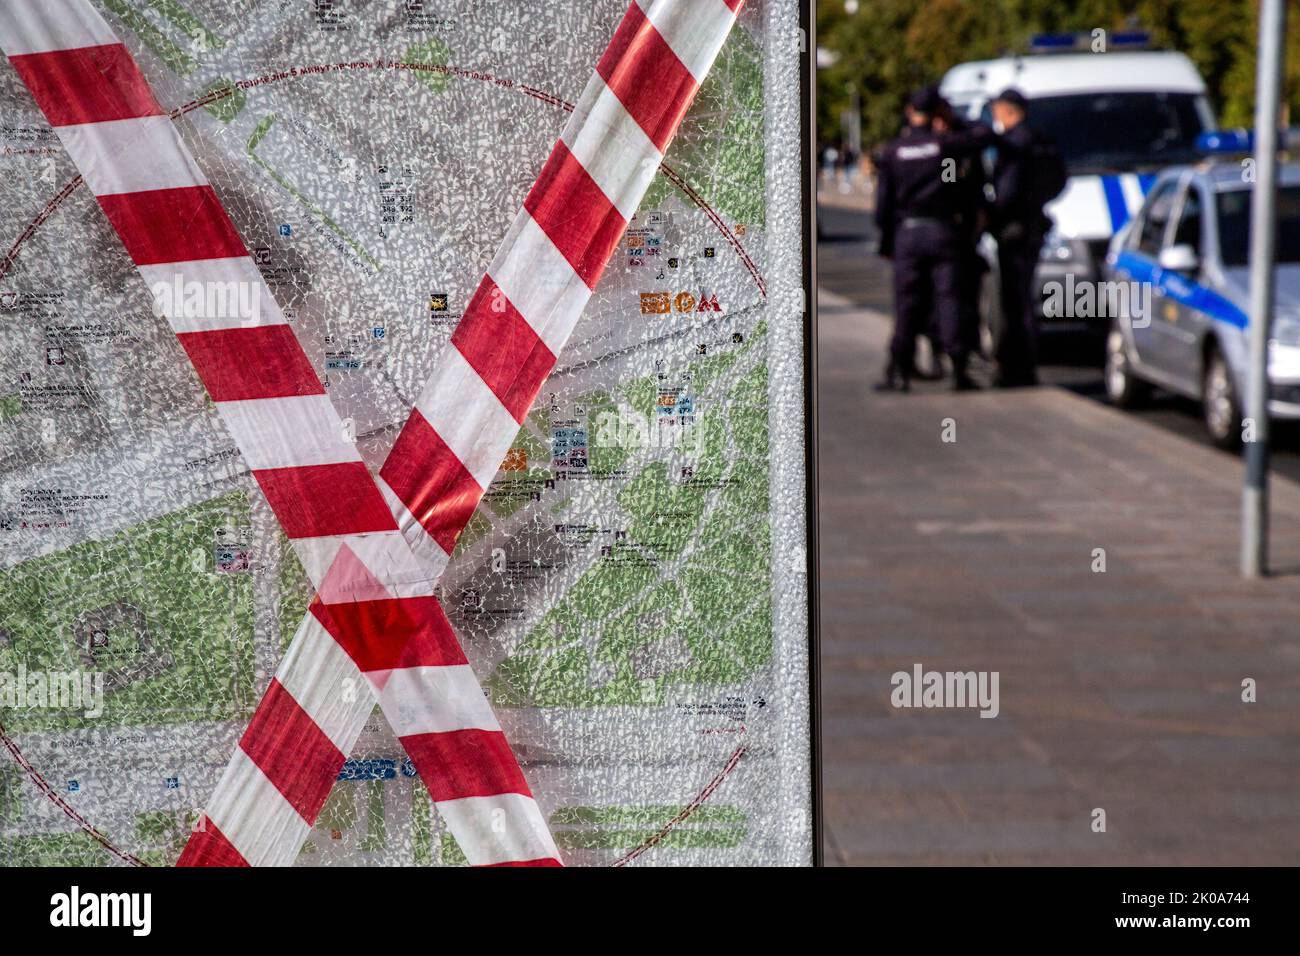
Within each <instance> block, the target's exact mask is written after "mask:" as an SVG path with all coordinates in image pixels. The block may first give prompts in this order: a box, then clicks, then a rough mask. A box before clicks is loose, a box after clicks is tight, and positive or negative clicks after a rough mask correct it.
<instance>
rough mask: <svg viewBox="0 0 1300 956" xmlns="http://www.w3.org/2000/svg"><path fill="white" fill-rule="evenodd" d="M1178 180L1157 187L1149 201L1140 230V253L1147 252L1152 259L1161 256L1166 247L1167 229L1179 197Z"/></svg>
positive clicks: (1138, 245)
mask: <svg viewBox="0 0 1300 956" xmlns="http://www.w3.org/2000/svg"><path fill="white" fill-rule="evenodd" d="M1177 190H1178V182H1177V180H1169V181H1168V182H1165V183H1162V184H1161V185H1159V186H1157V187H1156V191H1155V192H1154V193H1152V194H1151V198H1150V199H1149V200H1148V201H1147V207H1146V212H1145V214H1144V215H1143V217H1142V224H1141V227H1140V228H1139V229H1138V244H1137V247H1138V251H1140V252H1145V253H1146V254H1147V255H1149V256H1151V258H1153V259H1154V258H1155V257H1156V256H1158V255H1159V254H1160V247H1161V246H1162V245H1164V241H1165V228H1166V227H1167V226H1168V225H1169V217H1170V216H1171V215H1172V214H1173V211H1174V197H1175V196H1176V195H1177Z"/></svg>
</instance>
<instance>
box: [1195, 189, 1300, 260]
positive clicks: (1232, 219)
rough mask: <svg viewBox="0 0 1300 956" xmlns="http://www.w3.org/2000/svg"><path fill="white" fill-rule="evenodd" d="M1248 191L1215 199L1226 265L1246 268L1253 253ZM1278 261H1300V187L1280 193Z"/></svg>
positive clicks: (1221, 250)
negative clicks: (1251, 248) (1251, 250)
mask: <svg viewBox="0 0 1300 956" xmlns="http://www.w3.org/2000/svg"><path fill="white" fill-rule="evenodd" d="M1251 194H1252V191H1251V190H1249V189H1233V190H1230V191H1228V192H1221V193H1219V195H1218V196H1217V197H1216V199H1215V205H1216V206H1217V207H1218V211H1219V252H1220V255H1221V257H1222V259H1223V264H1224V265H1225V266H1244V265H1245V264H1246V261H1247V259H1248V258H1249V252H1250V197H1251ZM1276 250H1277V261H1278V262H1300V186H1283V187H1282V188H1280V189H1279V190H1278V191H1277V244H1276Z"/></svg>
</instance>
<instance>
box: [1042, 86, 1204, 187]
mask: <svg viewBox="0 0 1300 956" xmlns="http://www.w3.org/2000/svg"><path fill="white" fill-rule="evenodd" d="M1208 119H1209V110H1208V107H1207V106H1206V105H1205V103H1204V98H1203V97H1201V96H1198V95H1195V94H1192V93H1137V92H1132V93H1085V94H1075V95H1071V96H1043V97H1035V98H1034V99H1033V100H1032V101H1031V102H1030V106H1029V122H1030V124H1031V125H1032V126H1033V127H1034V128H1035V129H1038V130H1040V131H1042V132H1044V133H1046V134H1047V135H1048V136H1050V137H1052V138H1053V139H1054V140H1056V143H1057V145H1058V146H1059V147H1060V150H1061V155H1062V156H1064V157H1065V164H1066V166H1067V167H1068V168H1069V170H1070V172H1071V173H1072V174H1075V175H1077V174H1080V173H1090V172H1091V173H1099V172H1102V173H1104V172H1127V171H1130V170H1133V169H1137V168H1140V167H1144V166H1146V167H1150V166H1169V165H1172V164H1175V163H1185V162H1191V161H1193V160H1194V159H1196V158H1197V154H1196V151H1195V145H1196V137H1197V136H1198V135H1199V134H1200V133H1202V132H1204V130H1205V128H1206V126H1207V121H1208Z"/></svg>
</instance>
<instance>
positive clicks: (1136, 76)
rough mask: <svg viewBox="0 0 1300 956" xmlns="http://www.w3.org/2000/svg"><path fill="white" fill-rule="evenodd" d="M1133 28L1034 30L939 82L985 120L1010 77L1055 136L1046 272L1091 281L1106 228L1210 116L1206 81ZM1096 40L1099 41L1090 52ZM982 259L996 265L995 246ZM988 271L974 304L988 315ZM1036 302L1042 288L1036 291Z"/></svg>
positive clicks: (993, 308)
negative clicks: (1057, 160)
mask: <svg viewBox="0 0 1300 956" xmlns="http://www.w3.org/2000/svg"><path fill="white" fill-rule="evenodd" d="M1146 45H1147V37H1146V35H1145V34H1141V33H1113V34H1109V35H1107V34H1104V33H1101V32H1100V31H1098V33H1097V34H1095V35H1094V34H1087V35H1082V36H1075V35H1065V36H1055V35H1052V36H1040V37H1035V38H1034V39H1033V41H1032V42H1031V53H1030V54H1029V55H1026V56H1014V57H1006V58H1003V59H998V60H986V61H981V62H974V63H963V64H961V65H959V66H955V67H953V68H952V69H951V70H949V71H948V73H947V74H946V75H945V76H944V78H943V81H942V83H941V84H940V92H941V93H942V94H943V95H944V97H945V98H946V99H947V100H948V101H949V102H950V103H952V104H953V106H954V108H955V109H957V110H958V111H959V112H960V113H962V114H963V115H965V116H966V117H967V118H969V119H972V120H974V119H980V120H982V121H984V122H986V123H991V122H992V118H991V110H990V103H991V101H992V99H993V98H994V97H996V96H997V95H998V94H999V93H1001V92H1002V91H1003V90H1005V89H1007V88H1008V87H1014V88H1016V89H1018V90H1019V91H1020V92H1021V93H1023V94H1024V95H1025V97H1026V98H1028V100H1029V122H1030V125H1031V126H1033V127H1034V128H1035V129H1038V130H1040V131H1042V132H1043V133H1046V134H1047V135H1048V136H1050V137H1051V138H1052V139H1054V140H1055V141H1056V143H1057V146H1058V147H1059V148H1060V150H1061V153H1062V156H1063V158H1064V159H1065V163H1066V168H1067V170H1068V172H1069V181H1068V183H1067V184H1066V187H1065V189H1064V190H1063V191H1062V193H1061V194H1060V196H1058V197H1057V198H1056V200H1055V201H1053V202H1052V203H1050V204H1049V205H1048V207H1047V210H1046V211H1047V214H1048V216H1050V217H1051V219H1052V223H1053V227H1052V229H1051V231H1050V232H1049V234H1048V236H1047V238H1046V240H1045V242H1044V243H1043V250H1042V255H1041V261H1040V264H1039V268H1038V271H1037V280H1038V287H1039V289H1040V290H1041V289H1042V287H1043V286H1044V285H1046V284H1047V283H1049V282H1052V283H1059V282H1063V281H1064V280H1065V278H1066V277H1067V276H1073V279H1074V281H1076V282H1095V281H1096V280H1097V279H1099V278H1101V266H1102V262H1103V260H1104V259H1105V256H1106V250H1107V248H1108V246H1109V244H1110V240H1111V238H1112V237H1113V236H1114V234H1115V233H1116V232H1118V231H1119V230H1120V229H1122V228H1123V227H1124V225H1125V224H1126V223H1127V222H1128V221H1129V219H1130V217H1131V216H1132V214H1133V213H1134V212H1135V211H1136V210H1137V209H1138V207H1139V206H1141V205H1142V201H1143V198H1144V197H1145V195H1146V193H1147V192H1148V191H1149V190H1150V188H1151V185H1152V183H1153V182H1154V181H1155V174H1156V173H1157V172H1159V171H1160V170H1161V169H1163V168H1165V167H1167V166H1171V165H1175V164H1179V163H1189V162H1193V161H1195V160H1196V159H1197V158H1198V154H1197V153H1196V151H1195V145H1196V139H1197V137H1198V136H1199V135H1200V134H1201V133H1203V132H1205V131H1207V130H1210V129H1213V127H1214V118H1213V113H1212V112H1211V109H1210V106H1209V100H1208V99H1207V97H1206V92H1205V82H1204V81H1203V80H1202V79H1201V76H1200V74H1199V73H1198V72H1197V70H1196V67H1195V66H1193V65H1192V62H1191V60H1189V59H1188V58H1187V57H1186V56H1184V55H1183V54H1181V53H1176V52H1171V51H1150V50H1146V49H1143V48H1144V47H1145V46H1146ZM1094 50H1104V51H1105V52H1093V51H1094ZM982 251H983V253H984V255H985V258H986V259H987V260H989V262H990V264H991V265H992V266H993V268H995V269H996V261H997V260H996V246H995V245H994V244H993V243H992V240H987V242H986V245H985V247H984V248H983V250H982ZM996 289H997V282H996V281H989V282H986V283H985V294H984V300H983V302H982V303H981V306H982V308H981V311H982V313H983V314H984V317H985V320H986V322H988V321H990V320H993V321H994V322H996V316H997V312H998V307H997V302H996V298H995V297H994V292H995V290H996ZM1036 301H1037V302H1038V303H1039V310H1040V314H1041V313H1042V302H1043V296H1042V295H1039V296H1036ZM1043 318H1044V322H1043V328H1044V329H1061V330H1071V331H1089V332H1095V333H1096V334H1097V335H1098V336H1099V337H1100V336H1101V335H1102V334H1104V332H1105V330H1106V326H1105V323H1104V322H1103V323H1100V324H1099V323H1097V322H1096V321H1092V320H1088V319H1083V320H1080V319H1078V318H1075V317H1069V316H1053V315H1046V316H1043Z"/></svg>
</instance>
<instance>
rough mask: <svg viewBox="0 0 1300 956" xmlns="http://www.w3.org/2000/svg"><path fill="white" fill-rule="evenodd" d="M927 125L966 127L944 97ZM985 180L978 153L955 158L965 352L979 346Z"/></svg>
mask: <svg viewBox="0 0 1300 956" xmlns="http://www.w3.org/2000/svg"><path fill="white" fill-rule="evenodd" d="M930 126H931V128H932V129H934V130H935V131H936V132H938V133H949V132H954V133H960V132H963V131H965V130H967V129H968V128H969V124H968V123H967V122H966V121H965V120H964V119H963V118H962V117H961V116H959V115H958V114H957V112H956V111H955V110H954V109H953V108H952V105H951V104H950V103H948V101H947V100H943V101H941V103H940V106H939V110H938V112H937V113H936V114H935V116H934V118H933V119H932V120H931V122H930ZM987 183H988V175H987V173H986V171H985V169H984V164H983V163H982V162H981V161H980V157H979V156H978V155H975V154H971V155H968V156H964V157H962V158H961V159H960V160H959V161H958V164H957V184H958V185H959V186H960V194H961V198H962V202H961V207H960V209H959V211H958V213H957V231H958V238H959V246H958V256H957V288H958V296H957V302H958V308H957V332H958V335H960V336H961V339H962V341H963V342H964V343H965V345H966V351H967V352H968V353H973V352H977V351H979V348H980V340H979V326H980V310H979V300H980V283H981V280H982V279H983V278H984V273H985V272H987V271H988V265H987V263H985V261H984V257H983V256H982V255H980V251H979V243H980V236H982V235H983V234H984V230H985V229H986V228H987V226H988V211H987V206H988V199H987V197H986V196H985V194H984V187H985V185H986V184H987Z"/></svg>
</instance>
